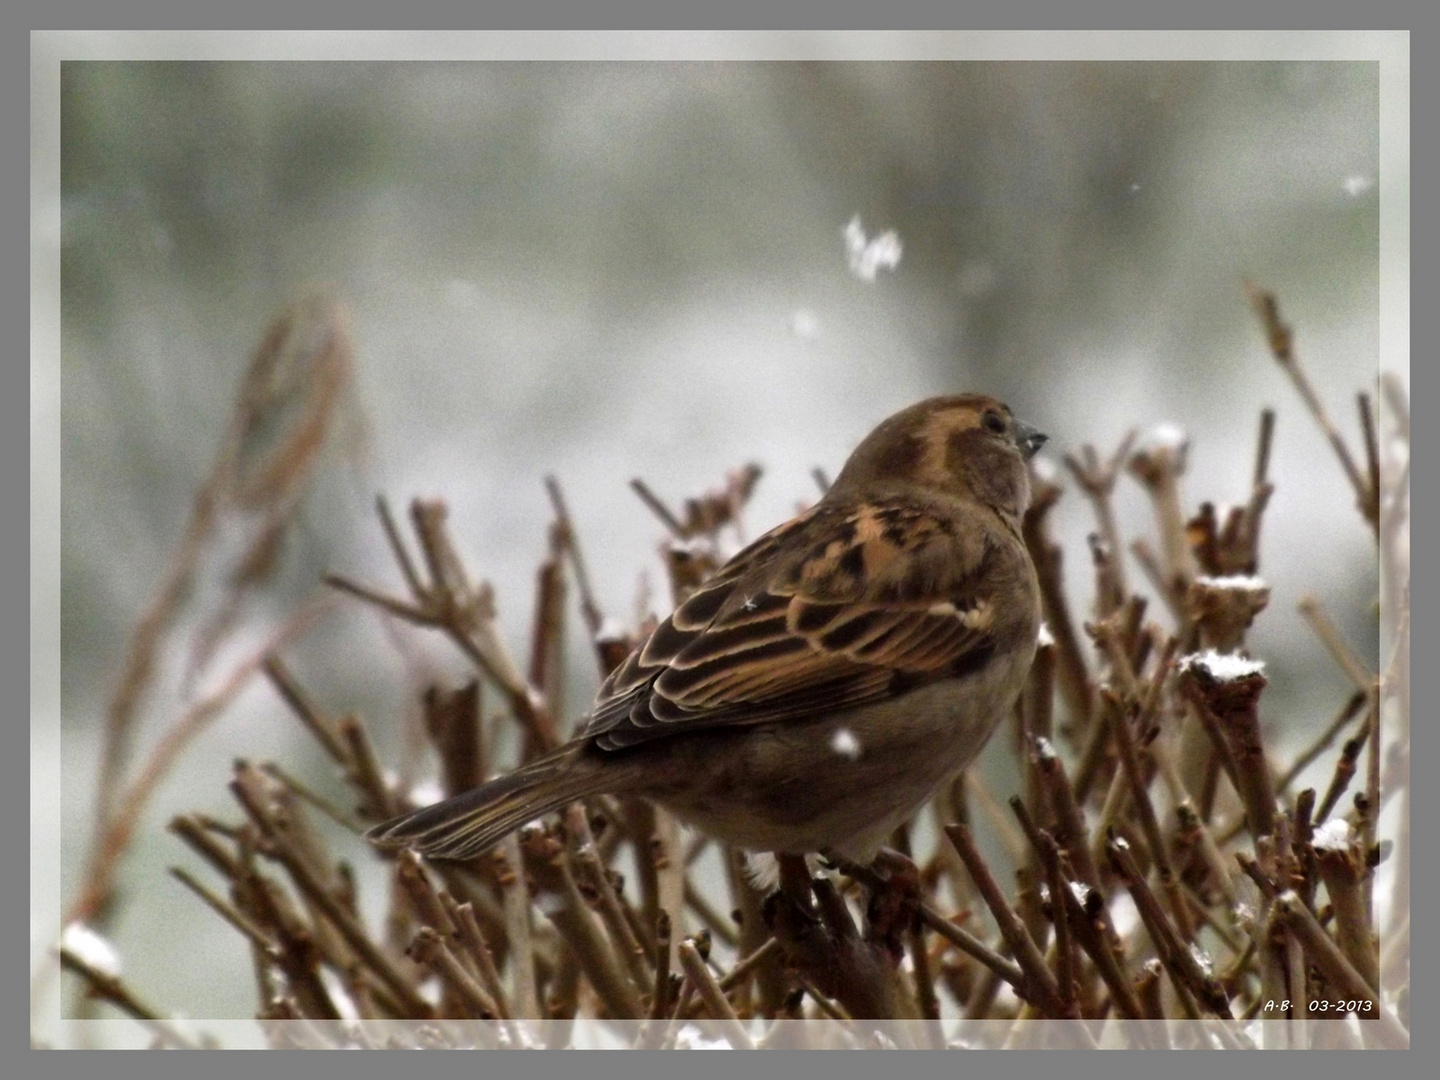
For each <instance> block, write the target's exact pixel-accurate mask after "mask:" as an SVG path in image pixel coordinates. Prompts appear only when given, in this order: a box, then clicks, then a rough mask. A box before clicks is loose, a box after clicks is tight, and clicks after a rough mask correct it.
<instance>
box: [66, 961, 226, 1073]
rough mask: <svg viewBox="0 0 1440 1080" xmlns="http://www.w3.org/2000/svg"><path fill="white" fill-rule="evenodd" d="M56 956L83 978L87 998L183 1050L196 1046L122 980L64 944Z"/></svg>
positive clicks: (197, 1047) (196, 1048)
mask: <svg viewBox="0 0 1440 1080" xmlns="http://www.w3.org/2000/svg"><path fill="white" fill-rule="evenodd" d="M59 957H60V966H61V967H62V968H63V969H65V970H66V971H73V972H74V973H75V974H77V975H79V976H80V977H81V978H82V979H84V980H85V985H86V987H87V989H88V990H89V993H90V996H91V997H94V998H97V999H99V1000H101V1001H108V1002H110V1004H112V1005H114V1006H115V1007H116V1008H117V1009H119V1010H120V1011H121V1012H123V1013H125V1014H126V1015H128V1016H131V1017H133V1018H134V1019H136V1020H138V1021H139V1022H140V1023H141V1024H143V1025H144V1026H145V1027H146V1029H147V1030H149V1031H150V1032H152V1033H153V1034H154V1035H155V1037H156V1038H157V1039H159V1040H160V1041H161V1042H162V1043H168V1044H169V1045H171V1046H177V1047H180V1048H182V1049H185V1050H198V1049H200V1045H199V1044H198V1043H196V1042H194V1041H192V1040H190V1039H187V1038H186V1037H185V1036H184V1035H182V1034H181V1033H180V1032H179V1031H177V1030H176V1028H175V1025H174V1024H172V1023H171V1022H170V1021H169V1020H168V1019H166V1018H165V1017H164V1016H162V1015H160V1013H159V1012H157V1011H156V1010H155V1009H154V1008H153V1007H152V1006H150V1005H149V1004H147V1003H146V1002H144V1001H142V1000H141V999H140V998H139V997H137V996H136V995H135V992H134V991H133V990H131V989H130V988H129V987H128V986H127V985H126V984H125V982H124V980H123V979H121V978H119V977H118V976H116V975H111V974H108V973H106V972H103V971H99V970H97V969H96V968H94V967H92V966H91V965H90V964H88V963H86V962H85V961H84V960H83V959H81V958H80V957H79V956H77V955H76V954H75V953H74V952H72V951H71V950H70V949H67V948H65V947H64V946H61V948H60V950H59Z"/></svg>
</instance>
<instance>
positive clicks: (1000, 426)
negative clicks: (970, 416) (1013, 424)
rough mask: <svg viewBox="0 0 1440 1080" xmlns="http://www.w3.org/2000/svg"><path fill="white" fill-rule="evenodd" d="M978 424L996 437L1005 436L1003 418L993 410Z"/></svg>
mask: <svg viewBox="0 0 1440 1080" xmlns="http://www.w3.org/2000/svg"><path fill="white" fill-rule="evenodd" d="M980 422H981V423H982V424H984V425H985V430H986V431H993V432H994V433H995V434H996V435H1004V434H1005V418H1004V417H1003V416H1001V415H1000V414H999V413H998V412H996V411H995V410H994V409H991V410H990V411H988V412H987V413H986V414H985V415H984V416H982V417H981V418H980Z"/></svg>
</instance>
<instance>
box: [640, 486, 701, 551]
mask: <svg viewBox="0 0 1440 1080" xmlns="http://www.w3.org/2000/svg"><path fill="white" fill-rule="evenodd" d="M630 489H631V490H632V491H634V492H635V494H636V495H639V496H640V501H641V502H643V503H644V504H645V505H646V506H647V507H649V508H650V512H651V513H652V514H654V515H655V516H656V517H657V518H659V519H660V523H661V524H662V525H664V526H665V527H666V528H667V529H669V530H670V531H671V532H672V533H674V534H675V538H676V539H677V540H685V539H688V538H689V535H690V534H689V533H688V532H687V531H686V529H685V526H684V525H681V524H680V519H679V518H677V517H676V516H675V515H674V514H673V513H671V512H670V508H669V507H668V506H666V505H665V503H664V502H663V501H662V500H661V498H660V497H659V496H658V495H656V494H655V493H654V492H653V491H651V490H650V487H649V485H647V484H646V483H645V481H644V480H641V479H640V478H639V477H638V476H637V477H635V479H633V480H631V481H630Z"/></svg>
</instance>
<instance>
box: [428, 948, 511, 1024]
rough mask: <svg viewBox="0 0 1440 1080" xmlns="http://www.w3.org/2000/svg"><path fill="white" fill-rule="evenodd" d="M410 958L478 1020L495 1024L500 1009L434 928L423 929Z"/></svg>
mask: <svg viewBox="0 0 1440 1080" xmlns="http://www.w3.org/2000/svg"><path fill="white" fill-rule="evenodd" d="M408 955H409V956H410V958H411V959H412V960H414V961H415V962H416V963H420V964H425V965H427V966H428V967H430V968H432V969H433V970H434V971H435V973H436V974H437V975H439V976H440V979H441V981H442V982H443V983H444V984H445V985H446V986H447V987H448V988H449V989H451V990H453V991H454V992H455V993H456V994H457V995H458V996H459V998H460V1000H461V1001H462V1002H464V1003H465V1006H466V1007H467V1008H468V1009H469V1010H470V1012H471V1014H472V1015H473V1016H475V1017H476V1019H479V1020H494V1019H497V1018H498V1017H499V1015H500V1008H499V1006H497V1005H496V1004H495V1001H494V999H493V998H491V997H490V995H489V994H488V993H486V992H485V988H484V987H482V986H481V985H480V983H479V982H478V981H477V980H476V979H475V977H474V976H472V975H471V974H470V972H468V971H466V970H465V966H464V965H463V964H461V963H460V961H459V960H458V959H456V956H455V954H454V953H453V952H451V951H450V947H449V945H447V944H446V943H445V939H444V938H442V937H441V936H440V934H438V933H437V932H436V931H435V929H434V928H433V927H430V926H422V927H421V928H420V929H419V931H417V932H416V934H415V940H414V941H413V942H411V943H410V948H409V950H408Z"/></svg>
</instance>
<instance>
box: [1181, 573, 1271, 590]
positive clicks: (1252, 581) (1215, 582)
mask: <svg viewBox="0 0 1440 1080" xmlns="http://www.w3.org/2000/svg"><path fill="white" fill-rule="evenodd" d="M1195 584H1196V585H1205V586H1207V587H1208V588H1211V589H1241V590H1244V591H1245V592H1252V591H1254V590H1257V589H1268V588H1270V586H1269V585H1267V584H1265V579H1264V578H1260V577H1256V576H1255V575H1254V574H1229V575H1227V576H1225V577H1210V576H1209V575H1208V574H1201V575H1200V576H1199V577H1197V578H1196V579H1195Z"/></svg>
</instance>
